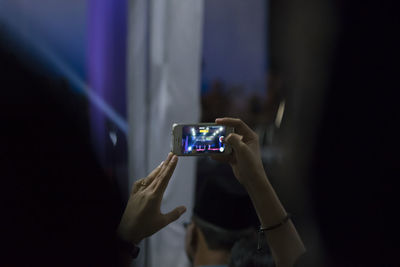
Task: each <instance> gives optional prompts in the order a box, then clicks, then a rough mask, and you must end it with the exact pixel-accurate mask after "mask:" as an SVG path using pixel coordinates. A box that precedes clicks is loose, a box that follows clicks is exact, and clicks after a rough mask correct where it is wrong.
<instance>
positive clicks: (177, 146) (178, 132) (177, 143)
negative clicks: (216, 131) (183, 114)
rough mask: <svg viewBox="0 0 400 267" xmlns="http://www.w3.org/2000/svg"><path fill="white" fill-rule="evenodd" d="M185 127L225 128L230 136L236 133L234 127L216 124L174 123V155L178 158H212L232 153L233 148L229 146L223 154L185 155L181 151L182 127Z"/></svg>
mask: <svg viewBox="0 0 400 267" xmlns="http://www.w3.org/2000/svg"><path fill="white" fill-rule="evenodd" d="M183 126H193V127H196V126H225V133H226V136H228V135H229V134H230V133H233V132H234V129H233V127H229V126H226V125H221V124H217V123H215V122H210V123H206V122H201V123H174V124H173V125H172V153H174V154H175V155H177V156H184V157H191V156H211V155H228V154H230V153H231V152H232V148H231V147H230V146H229V145H227V146H226V149H225V151H224V152H223V153H218V154H210V153H204V154H202V153H199V154H183V153H182V151H181V147H182V127H183Z"/></svg>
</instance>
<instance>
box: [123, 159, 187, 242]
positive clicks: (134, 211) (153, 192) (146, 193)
mask: <svg viewBox="0 0 400 267" xmlns="http://www.w3.org/2000/svg"><path fill="white" fill-rule="evenodd" d="M177 163H178V157H177V156H175V155H173V154H172V153H169V154H168V157H167V159H166V160H165V161H164V162H162V163H161V164H160V166H158V167H157V168H155V169H154V170H153V171H152V172H151V173H150V174H149V175H148V176H147V177H146V178H143V179H140V180H138V181H136V182H135V184H134V185H133V189H132V192H131V195H130V197H129V200H128V204H127V206H126V208H125V211H124V214H123V216H122V219H121V222H120V224H119V226H118V229H117V234H118V235H119V237H120V238H122V239H123V240H125V241H129V242H133V243H134V244H138V243H139V242H140V241H141V240H142V239H143V238H145V237H148V236H150V235H152V234H154V233H155V232H157V231H159V230H160V229H162V228H164V227H165V226H167V225H168V224H170V223H171V222H173V221H175V220H177V219H178V218H179V217H180V216H181V215H182V214H183V213H184V212H185V211H186V208H185V207H184V206H180V207H177V208H175V209H174V210H172V211H171V212H168V213H166V214H162V213H161V211H160V207H161V201H162V198H163V195H164V192H165V189H166V188H167V186H168V182H169V180H170V179H171V176H172V174H173V172H174V170H175V167H176V164H177Z"/></svg>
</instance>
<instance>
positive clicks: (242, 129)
mask: <svg viewBox="0 0 400 267" xmlns="http://www.w3.org/2000/svg"><path fill="white" fill-rule="evenodd" d="M215 122H216V123H217V124H221V125H225V126H230V127H233V128H235V132H236V133H238V134H240V135H242V136H243V142H247V141H251V140H255V139H257V134H256V133H255V132H254V131H253V130H252V129H251V128H250V127H249V126H247V124H246V123H244V122H243V121H242V120H241V119H237V118H218V119H216V120H215Z"/></svg>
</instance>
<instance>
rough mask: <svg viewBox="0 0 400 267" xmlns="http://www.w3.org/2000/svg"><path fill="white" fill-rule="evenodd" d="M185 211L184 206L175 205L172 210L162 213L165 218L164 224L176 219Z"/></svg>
mask: <svg viewBox="0 0 400 267" xmlns="http://www.w3.org/2000/svg"><path fill="white" fill-rule="evenodd" d="M185 212H186V207H185V206H180V207H177V208H175V209H174V210H172V211H170V212H168V213H167V214H164V218H165V224H164V226H167V225H168V224H170V223H172V222H173V221H176V220H178V219H179V217H181V215H182V214H183V213H185Z"/></svg>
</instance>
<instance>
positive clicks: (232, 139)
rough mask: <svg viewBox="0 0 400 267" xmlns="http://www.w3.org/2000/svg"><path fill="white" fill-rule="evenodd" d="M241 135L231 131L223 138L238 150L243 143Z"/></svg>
mask: <svg viewBox="0 0 400 267" xmlns="http://www.w3.org/2000/svg"><path fill="white" fill-rule="evenodd" d="M242 139H243V136H241V135H238V134H235V133H231V134H229V135H228V137H227V138H225V142H226V143H227V144H229V145H231V146H232V147H233V149H234V150H236V151H239V150H240V149H241V147H242V145H243V144H244V143H243V142H242Z"/></svg>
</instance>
